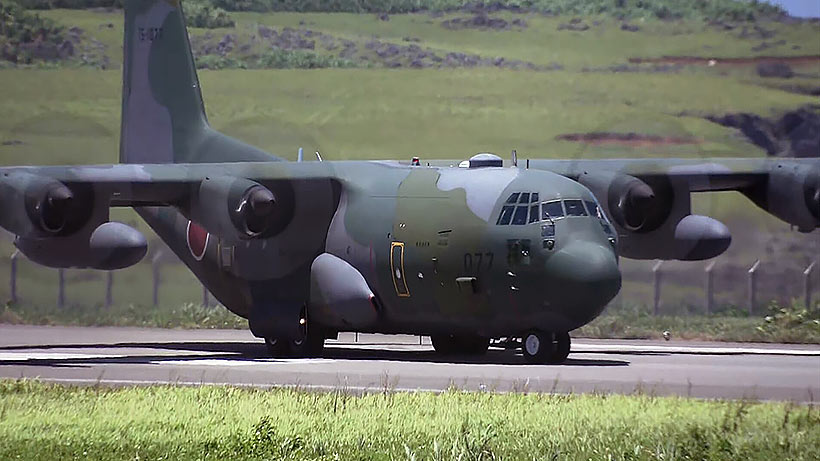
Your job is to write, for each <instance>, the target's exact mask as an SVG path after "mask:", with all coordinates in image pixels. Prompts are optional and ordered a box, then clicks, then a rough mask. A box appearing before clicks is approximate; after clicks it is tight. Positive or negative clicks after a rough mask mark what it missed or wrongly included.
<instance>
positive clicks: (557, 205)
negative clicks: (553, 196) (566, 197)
mask: <svg viewBox="0 0 820 461" xmlns="http://www.w3.org/2000/svg"><path fill="white" fill-rule="evenodd" d="M563 217H564V207H563V206H561V201H560V200H556V201H554V202H544V203H542V204H541V219H543V220H547V219H550V218H552V219H559V218H563Z"/></svg>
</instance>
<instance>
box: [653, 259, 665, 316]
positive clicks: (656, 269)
mask: <svg viewBox="0 0 820 461" xmlns="http://www.w3.org/2000/svg"><path fill="white" fill-rule="evenodd" d="M662 265H663V261H662V260H661V261H658V262H656V263H655V265H654V266H652V280H653V285H654V287H655V290H654V293H655V297H654V305H653V309H652V313H653V314H654V315H659V314H660V311H661V274H662V273H661V266H662Z"/></svg>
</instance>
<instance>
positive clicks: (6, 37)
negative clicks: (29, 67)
mask: <svg viewBox="0 0 820 461" xmlns="http://www.w3.org/2000/svg"><path fill="white" fill-rule="evenodd" d="M63 31H64V28H63V27H62V26H59V25H57V24H56V23H55V22H54V21H52V20H51V19H47V18H43V17H41V16H40V15H38V14H34V13H30V12H28V11H26V10H25V9H23V7H21V6H20V5H18V4H16V3H14V2H13V1H12V2H6V1H4V2H2V3H0V62H2V61H8V62H12V63H20V64H28V63H31V62H33V61H35V60H38V59H39V60H43V59H52V60H53V59H57V58H58V57H61V56H63V55H64V54H65V50H62V49H61V48H60V46H61V45H62V44H63V43H64V42H65V37H64V35H63Z"/></svg>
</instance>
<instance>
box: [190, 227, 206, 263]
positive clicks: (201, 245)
mask: <svg viewBox="0 0 820 461" xmlns="http://www.w3.org/2000/svg"><path fill="white" fill-rule="evenodd" d="M187 239H188V249H189V250H190V251H191V255H192V256H193V257H194V259H196V260H197V261H202V258H204V257H205V250H206V249H208V241H209V240H210V239H211V234H210V233H208V231H206V230H205V229H203V228H202V226H200V225H199V224H197V223H195V222H192V221H188V231H187Z"/></svg>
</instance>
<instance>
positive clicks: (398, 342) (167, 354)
mask: <svg viewBox="0 0 820 461" xmlns="http://www.w3.org/2000/svg"><path fill="white" fill-rule="evenodd" d="M0 378H39V379H40V380H43V381H50V382H61V383H72V384H96V383H100V384H105V385H114V386H116V385H147V384H155V383H171V384H183V385H200V384H230V385H242V386H259V387H272V386H298V387H301V388H310V389H347V390H349V391H362V392H366V391H382V390H385V389H388V390H407V391H414V390H417V391H440V390H444V389H447V388H450V387H456V388H459V389H469V390H482V391H497V392H507V391H528V392H576V393H578V392H611V393H625V394H631V393H636V392H642V393H649V394H656V395H683V396H692V397H700V398H726V399H739V398H753V399H764V400H789V401H795V402H800V403H806V402H814V401H816V400H820V346H817V345H770V344H737V343H704V342H685V341H675V340H672V341H669V342H663V341H660V342H659V341H626V340H592V339H575V340H574V342H573V353H572V354H571V355H570V358H569V360H567V362H566V363H565V364H562V365H529V364H526V363H525V362H524V359H523V358H522V357H521V355H520V353H516V352H515V351H512V350H501V349H491V350H490V351H489V352H488V353H487V355H486V356H483V357H479V358H475V357H441V356H438V355H436V354H435V353H434V352H433V349H432V347H431V346H430V344H429V339H428V338H423V339H422V341H421V343H420V341H419V338H418V337H415V336H383V335H358V337H357V336H355V335H353V334H342V335H340V338H339V340H334V341H328V342H327V348H326V353H325V356H324V357H323V358H318V359H271V358H267V357H266V353H265V346H264V344H263V343H262V341H261V340H259V339H257V338H254V337H252V336H251V334H250V333H249V332H247V331H240V330H163V329H139V328H85V327H47V326H27V325H0Z"/></svg>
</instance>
